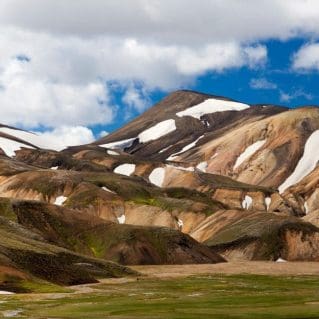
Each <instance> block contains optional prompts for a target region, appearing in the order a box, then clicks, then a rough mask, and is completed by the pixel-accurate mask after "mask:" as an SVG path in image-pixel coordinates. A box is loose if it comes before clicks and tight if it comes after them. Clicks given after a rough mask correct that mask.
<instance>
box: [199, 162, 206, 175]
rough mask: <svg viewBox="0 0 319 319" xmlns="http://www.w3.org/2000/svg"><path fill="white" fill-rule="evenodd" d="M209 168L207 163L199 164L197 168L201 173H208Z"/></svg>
mask: <svg viewBox="0 0 319 319" xmlns="http://www.w3.org/2000/svg"><path fill="white" fill-rule="evenodd" d="M207 166H208V164H207V162H201V163H199V164H197V166H196V168H197V169H199V170H200V171H202V172H204V173H206V168H207Z"/></svg>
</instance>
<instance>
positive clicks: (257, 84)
mask: <svg viewBox="0 0 319 319" xmlns="http://www.w3.org/2000/svg"><path fill="white" fill-rule="evenodd" d="M249 86H250V87H251V88H252V89H255V90H274V89H276V88H277V84H276V83H273V82H270V81H269V80H267V79H266V78H254V79H251V80H250V82H249Z"/></svg>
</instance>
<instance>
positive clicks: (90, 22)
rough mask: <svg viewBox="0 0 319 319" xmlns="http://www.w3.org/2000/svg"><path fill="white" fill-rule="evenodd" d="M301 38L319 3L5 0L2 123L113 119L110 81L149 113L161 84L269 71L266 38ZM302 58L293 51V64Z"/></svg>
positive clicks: (315, 22) (317, 31) (311, 26)
mask: <svg viewBox="0 0 319 319" xmlns="http://www.w3.org/2000/svg"><path fill="white" fill-rule="evenodd" d="M57 17H58V19H57ZM243 21H244V23H243ZM300 35H309V36H310V35H311V37H317V36H318V35H319V2H318V1H316V0H291V1H284V0H269V1H250V0H242V1H238V0H229V1H220V0H202V1H201V2H200V5H199V4H198V2H197V1H194V0H193V1H192V0H169V1H168V0H161V1H159V0H136V1H131V0H108V1H101V0H90V1H87V0H76V1H75V0H70V1H58V2H57V1H54V0H46V1H42V0H28V1H25V0H2V1H0V106H1V107H0V117H1V121H2V122H4V123H6V124H11V125H17V126H20V127H24V128H32V129H39V128H44V129H46V130H48V129H49V130H51V131H52V129H56V128H59V127H61V126H62V127H65V126H69V127H70V126H72V127H80V126H81V127H82V126H93V125H95V124H108V123H111V122H112V121H113V119H114V117H115V116H116V110H117V109H118V108H117V107H116V106H114V105H113V104H112V88H111V87H110V86H109V85H107V83H110V82H117V83H119V85H120V86H122V87H124V88H125V90H126V91H125V92H124V95H123V97H122V101H123V102H124V103H125V104H126V106H127V107H128V108H134V109H135V110H137V111H138V112H141V111H143V110H144V109H145V108H146V107H147V105H148V99H147V97H148V92H152V90H154V89H162V90H172V89H175V88H178V87H180V86H182V85H185V84H188V83H191V82H192V81H194V80H196V78H197V77H198V76H199V75H202V74H204V73H205V72H209V71H211V72H224V71H226V70H228V69H231V68H240V67H248V68H258V67H262V66H264V65H265V63H266V61H267V48H266V46H265V45H262V44H259V43H260V41H261V40H264V39H272V38H279V39H288V38H291V37H294V36H300ZM304 50H305V48H304ZM299 53H300V52H299ZM301 55H302V54H301V53H300V56H301ZM310 55H311V54H310ZM307 59H308V60H311V59H310V58H309V57H308V58H307ZM302 60H305V59H304V58H302V57H301V58H299V59H298V56H296V57H295V60H294V61H295V63H294V65H295V68H300V66H303V64H302V63H301V62H298V61H302ZM309 63H310V64H311V63H315V62H308V64H309ZM303 67H304V66H303ZM132 83H133V84H132ZM134 83H140V86H136V85H135V84H134ZM83 132H84V131H83Z"/></svg>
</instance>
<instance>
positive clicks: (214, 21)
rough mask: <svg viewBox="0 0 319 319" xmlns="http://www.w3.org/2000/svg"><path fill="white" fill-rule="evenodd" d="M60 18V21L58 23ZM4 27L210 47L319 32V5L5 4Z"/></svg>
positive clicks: (173, 1)
mask: <svg viewBox="0 0 319 319" xmlns="http://www.w3.org/2000/svg"><path fill="white" fill-rule="evenodd" d="M57 17H58V18H57ZM0 21H1V23H2V24H4V25H15V26H17V27H21V28H24V29H26V28H28V29H31V30H36V31H38V30H40V31H44V32H49V33H55V34H62V35H65V34H75V35H79V36H81V37H82V36H86V37H89V36H95V35H104V34H105V33H107V34H108V35H110V36H112V37H113V36H115V37H122V38H139V39H141V38H149V39H153V38H156V39H158V41H159V42H166V43H170V44H172V43H183V44H187V45H190V44H191V43H194V42H197V43H202V44H203V43H207V41H211V42H221V41H226V42H229V41H233V40H238V41H255V40H259V39H267V38H282V39H286V38H289V37H291V36H294V35H300V34H312V35H313V34H314V35H318V32H319V3H318V1H317V0H289V1H287V0H267V1H252V0H241V1H238V0H228V1H220V0H201V1H200V4H199V3H198V1H195V0H160V1H159V0H135V1H131V0H108V1H102V0H90V1H88V0H70V1H63V2H62V1H59V2H57V1H55V0H46V1H43V0H28V1H25V0H2V1H1V2H0ZM208 39H209V40H208Z"/></svg>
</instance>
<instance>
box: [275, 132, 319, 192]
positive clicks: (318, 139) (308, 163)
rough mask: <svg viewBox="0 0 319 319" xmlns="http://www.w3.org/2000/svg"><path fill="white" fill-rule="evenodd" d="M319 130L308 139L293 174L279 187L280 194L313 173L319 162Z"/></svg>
mask: <svg viewBox="0 0 319 319" xmlns="http://www.w3.org/2000/svg"><path fill="white" fill-rule="evenodd" d="M318 147H319V130H316V131H314V132H313V133H312V134H311V135H310V136H309V138H308V140H307V142H306V144H305V149H304V153H303V155H302V157H301V159H300V160H299V162H298V164H297V166H296V168H295V170H294V171H293V173H292V174H291V175H290V176H289V177H288V178H287V179H286V180H285V181H284V183H282V184H281V185H280V186H279V187H278V190H279V193H283V192H284V191H285V190H286V189H287V188H289V187H290V186H292V185H294V184H296V183H298V182H300V181H301V180H302V179H303V178H304V177H305V176H307V175H308V174H309V173H310V172H311V171H313V170H314V169H315V167H316V165H317V162H318V161H319V152H318Z"/></svg>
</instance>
